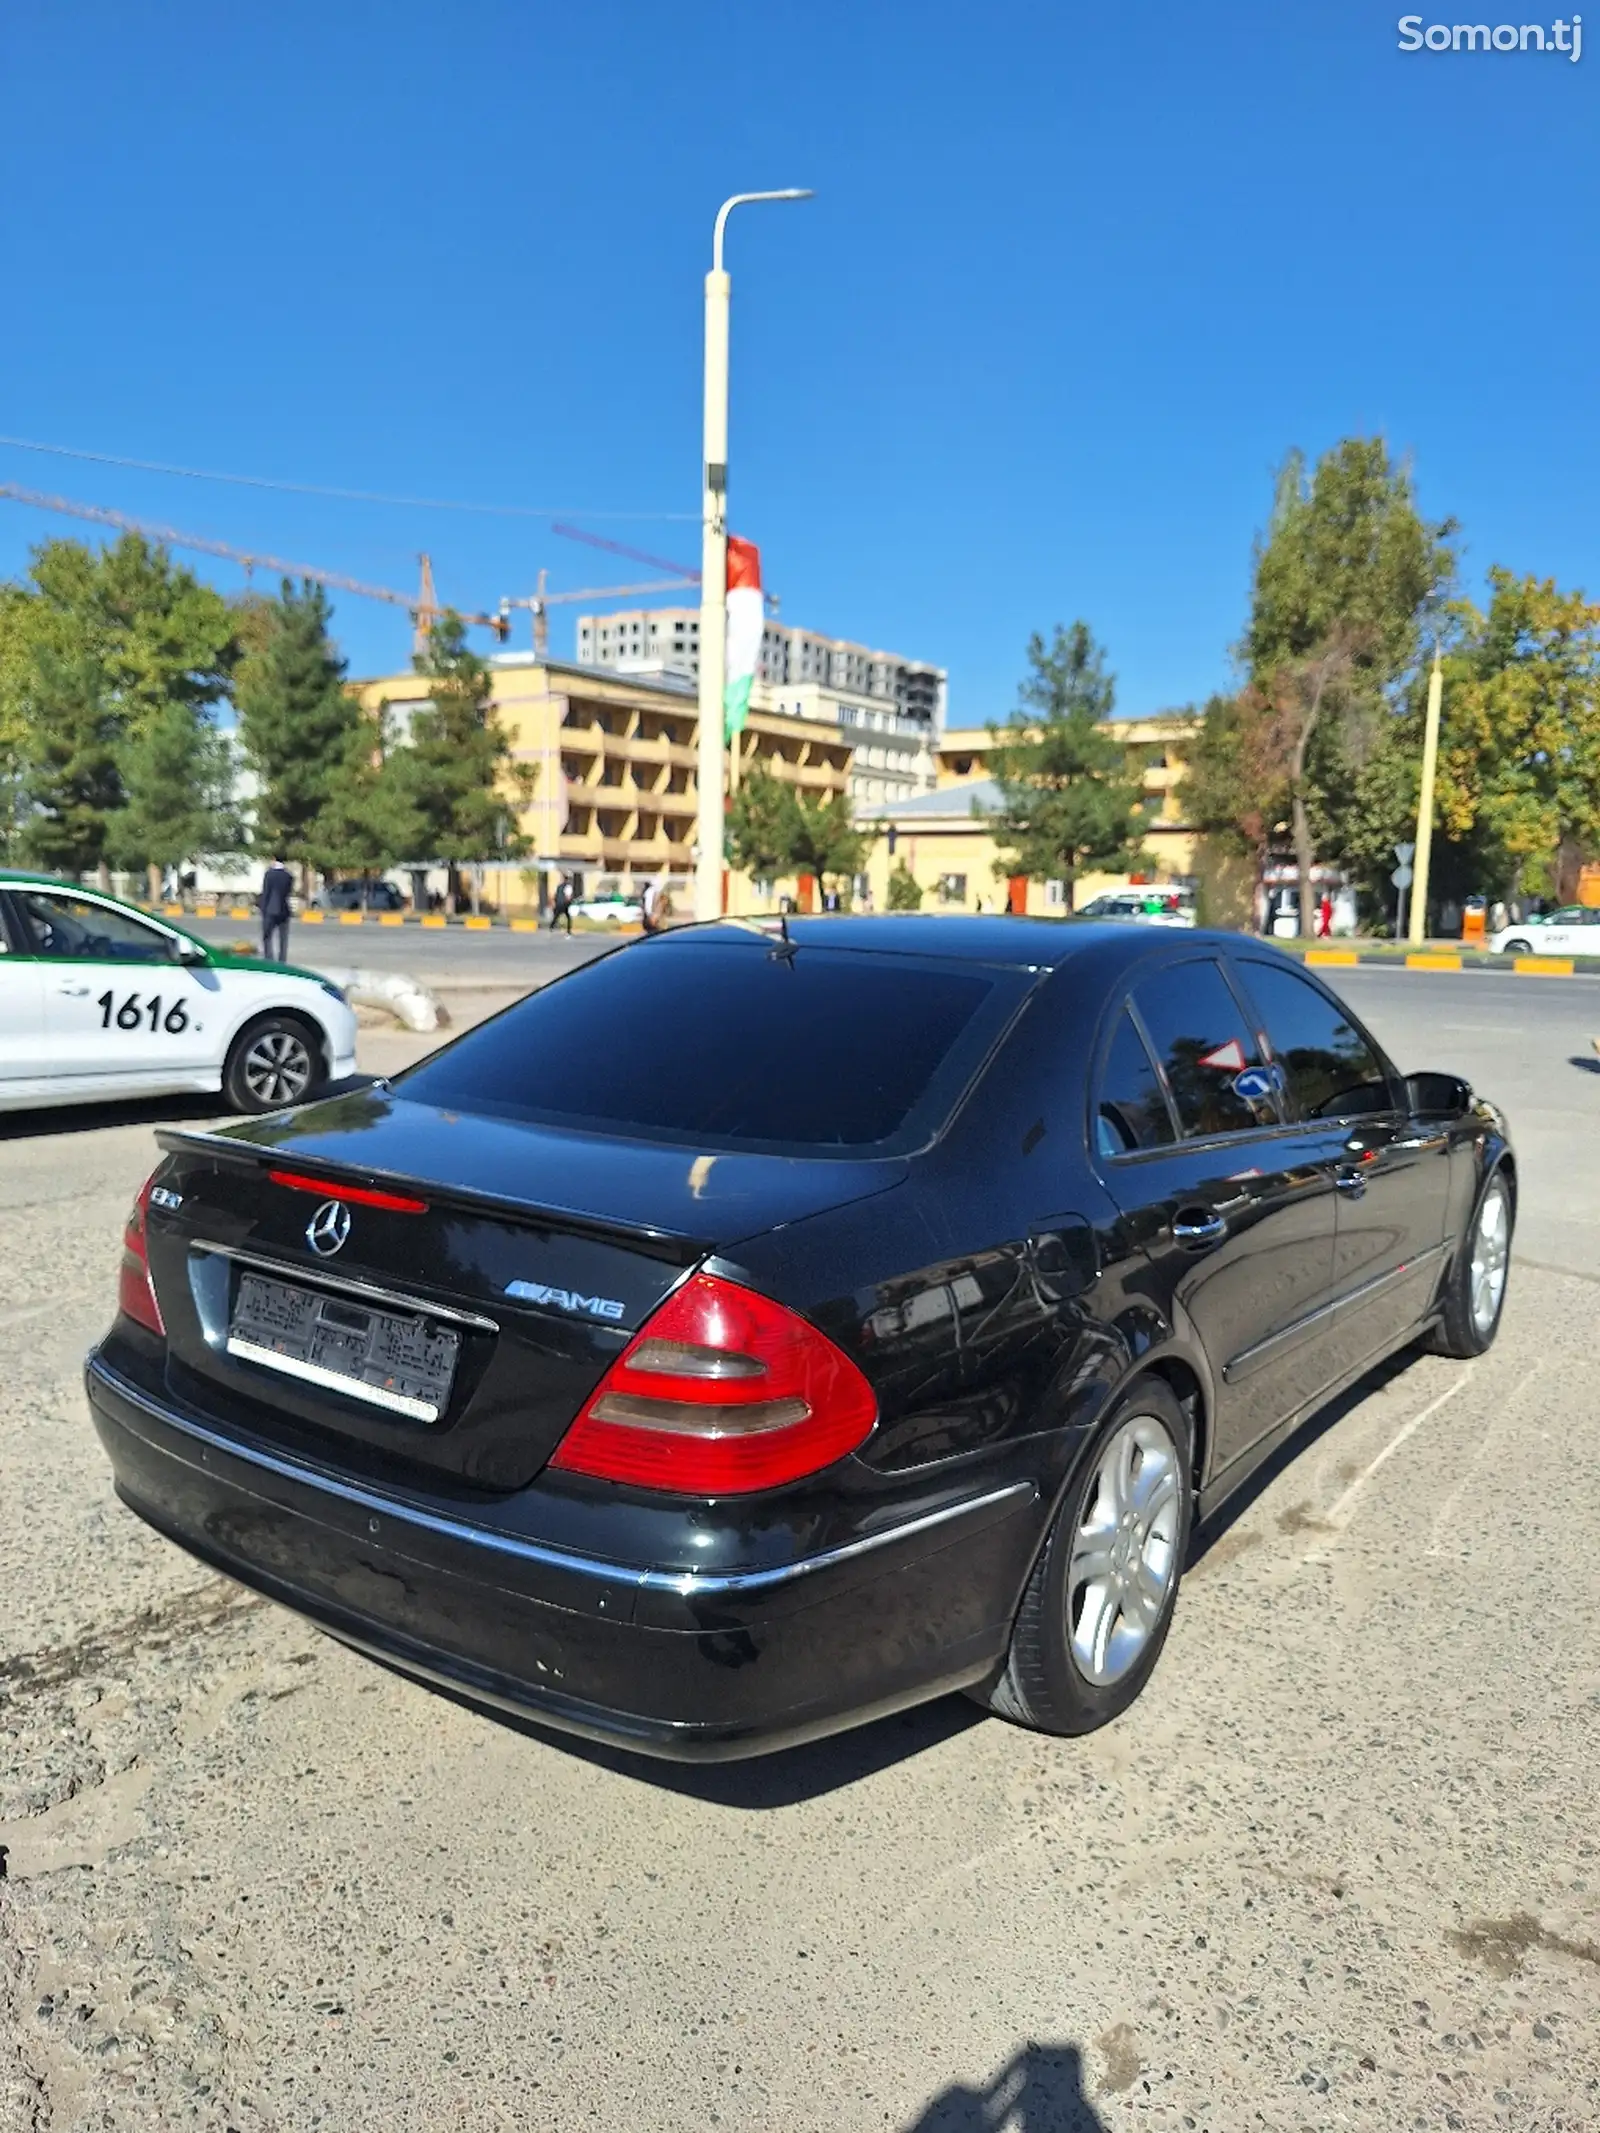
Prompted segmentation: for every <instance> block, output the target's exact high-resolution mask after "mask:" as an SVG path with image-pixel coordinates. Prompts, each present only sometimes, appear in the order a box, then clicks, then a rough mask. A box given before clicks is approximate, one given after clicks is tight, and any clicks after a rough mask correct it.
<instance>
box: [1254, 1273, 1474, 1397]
mask: <svg viewBox="0 0 1600 2133" xmlns="http://www.w3.org/2000/svg"><path fill="white" fill-rule="evenodd" d="M1449 1249H1450V1247H1449V1245H1448V1244H1430V1245H1429V1246H1428V1248H1427V1250H1426V1251H1425V1252H1418V1253H1417V1254H1416V1256H1415V1257H1414V1258H1412V1259H1408V1260H1407V1261H1406V1262H1405V1264H1404V1265H1403V1266H1392V1267H1389V1268H1388V1269H1386V1271H1385V1272H1383V1273H1382V1274H1374V1275H1373V1277H1372V1279H1371V1280H1370V1281H1364V1282H1362V1284H1361V1286H1360V1287H1359V1288H1358V1289H1348V1290H1346V1292H1345V1294H1344V1295H1343V1296H1336V1297H1334V1299H1333V1301H1332V1302H1331V1303H1325V1304H1318V1305H1317V1308H1316V1309H1315V1310H1314V1311H1307V1312H1306V1314H1305V1316H1304V1317H1303V1318H1297V1319H1295V1320H1293V1321H1292V1322H1291V1323H1290V1324H1289V1325H1287V1326H1280V1327H1279V1329H1278V1331H1277V1332H1276V1333H1269V1334H1268V1335H1267V1337H1266V1339H1265V1340H1264V1341H1257V1342H1256V1344H1255V1346H1254V1347H1253V1348H1241V1349H1240V1351H1239V1353H1238V1354H1237V1355H1235V1356H1232V1357H1230V1359H1229V1360H1228V1361H1227V1362H1226V1363H1224V1364H1223V1366H1222V1377H1223V1382H1224V1384H1228V1385H1231V1384H1232V1383H1233V1380H1234V1376H1235V1374H1236V1373H1237V1372H1239V1371H1241V1370H1244V1369H1246V1368H1248V1366H1249V1365H1250V1364H1252V1363H1258V1362H1261V1361H1262V1360H1263V1359H1264V1358H1265V1357H1266V1356H1267V1355H1268V1354H1270V1353H1271V1351H1272V1350H1273V1349H1274V1348H1280V1347H1282V1345H1283V1343H1284V1342H1285V1341H1291V1340H1296V1339H1298V1338H1299V1336H1300V1335H1301V1334H1302V1333H1305V1332H1308V1331H1309V1330H1310V1328H1311V1327H1313V1326H1315V1325H1318V1324H1320V1323H1321V1321H1322V1320H1324V1319H1327V1318H1334V1317H1337V1315H1338V1314H1339V1312H1341V1311H1348V1310H1349V1308H1350V1306H1351V1305H1352V1304H1358V1303H1365V1302H1366V1301H1367V1299H1368V1298H1369V1297H1370V1296H1375V1295H1376V1294H1377V1293H1378V1291H1379V1290H1380V1289H1386V1288H1388V1286H1389V1285H1390V1283H1391V1282H1396V1281H1404V1280H1405V1278H1406V1277H1407V1275H1409V1274H1415V1273H1416V1272H1417V1270H1418V1268H1420V1267H1425V1266H1428V1265H1430V1264H1431V1263H1432V1262H1433V1261H1434V1260H1435V1259H1439V1258H1442V1257H1443V1255H1444V1254H1445V1253H1446V1252H1447V1251H1448V1250H1449Z"/></svg>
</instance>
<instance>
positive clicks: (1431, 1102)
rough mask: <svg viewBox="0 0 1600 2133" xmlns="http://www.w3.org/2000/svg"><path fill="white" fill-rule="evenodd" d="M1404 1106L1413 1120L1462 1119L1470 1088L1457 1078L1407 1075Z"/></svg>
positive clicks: (1458, 1076)
mask: <svg viewBox="0 0 1600 2133" xmlns="http://www.w3.org/2000/svg"><path fill="white" fill-rule="evenodd" d="M1406 1102H1407V1104H1408V1105H1409V1106H1410V1109H1411V1115H1412V1117H1413V1118H1465V1117H1466V1115H1467V1113H1468V1112H1469V1111H1470V1110H1471V1109H1472V1087H1471V1084H1470V1083H1469V1082H1465V1081H1463V1080H1462V1079H1461V1076H1460V1075H1459V1074H1408V1075H1407V1076H1406Z"/></svg>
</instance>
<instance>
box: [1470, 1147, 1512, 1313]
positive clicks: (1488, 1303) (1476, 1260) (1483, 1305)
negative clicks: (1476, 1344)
mask: <svg viewBox="0 0 1600 2133" xmlns="http://www.w3.org/2000/svg"><path fill="white" fill-rule="evenodd" d="M1510 1257H1511V1203H1510V1201H1509V1199H1508V1197H1507V1194H1506V1189H1505V1186H1504V1185H1503V1184H1502V1183H1501V1182H1500V1180H1499V1179H1498V1178H1496V1179H1495V1180H1494V1182H1493V1183H1492V1184H1491V1185H1490V1187H1489V1190H1488V1191H1487V1192H1486V1193H1485V1194H1484V1196H1483V1205H1482V1206H1481V1207H1480V1208H1479V1209H1478V1221H1477V1226H1476V1227H1475V1228H1474V1230H1473V1232H1472V1323H1473V1326H1474V1328H1475V1330H1476V1331H1477V1333H1478V1335H1479V1336H1480V1338H1481V1337H1482V1336H1484V1335H1486V1334H1487V1333H1489V1332H1490V1331H1491V1330H1492V1329H1493V1326H1494V1322H1495V1320H1496V1319H1497V1318H1498V1317H1499V1315H1500V1299H1501V1298H1502V1297H1503V1296H1504V1294H1505V1291H1506V1266H1507V1263H1508V1261H1509V1260H1510Z"/></svg>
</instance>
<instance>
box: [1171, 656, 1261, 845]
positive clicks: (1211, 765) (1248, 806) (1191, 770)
mask: <svg viewBox="0 0 1600 2133" xmlns="http://www.w3.org/2000/svg"><path fill="white" fill-rule="evenodd" d="M1287 765H1288V746H1287V743H1286V738H1285V734H1284V716H1283V713H1282V712H1281V710H1280V709H1279V708H1278V706H1276V705H1275V704H1272V703H1268V702H1265V701H1263V699H1262V698H1261V697H1260V696H1259V695H1258V694H1257V693H1256V691H1255V690H1254V689H1251V688H1244V689H1241V690H1240V691H1239V692H1238V694H1237V695H1234V696H1225V695H1217V696H1213V697H1211V698H1210V699H1209V700H1208V701H1207V704H1206V707H1205V709H1204V711H1203V712H1202V713H1201V716H1200V722H1199V725H1198V726H1197V727H1196V729H1195V733H1194V737H1193V739H1192V741H1191V742H1190V743H1189V746H1188V752H1187V760H1186V763H1185V769H1184V778H1183V782H1182V784H1181V785H1180V787H1179V789H1178V795H1177V798H1178V805H1179V807H1180V809H1181V810H1182V813H1183V818H1184V820H1185V821H1186V822H1188V823H1190V824H1191V825H1192V826H1193V828H1195V829H1197V830H1199V831H1201V832H1202V833H1203V834H1205V835H1206V836H1207V837H1209V838H1211V839H1213V840H1214V841H1215V842H1216V843H1217V844H1218V845H1219V846H1220V847H1221V848H1222V850H1223V851H1224V852H1225V853H1228V854H1231V855H1233V856H1235V857H1237V858H1241V859H1247V860H1248V861H1249V862H1250V865H1251V868H1252V871H1253V873H1254V876H1255V880H1256V883H1257V885H1258V886H1259V884H1260V881H1261V876H1262V873H1263V871H1264V869H1265V866H1266V862H1267V853H1268V848H1269V846H1270V845H1271V842H1272V836H1273V831H1274V829H1275V828H1276V827H1277V826H1278V824H1279V823H1281V822H1282V820H1283V819H1284V817H1285V816H1286V815H1287V814H1288V812H1289V781H1288V769H1287Z"/></svg>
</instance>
